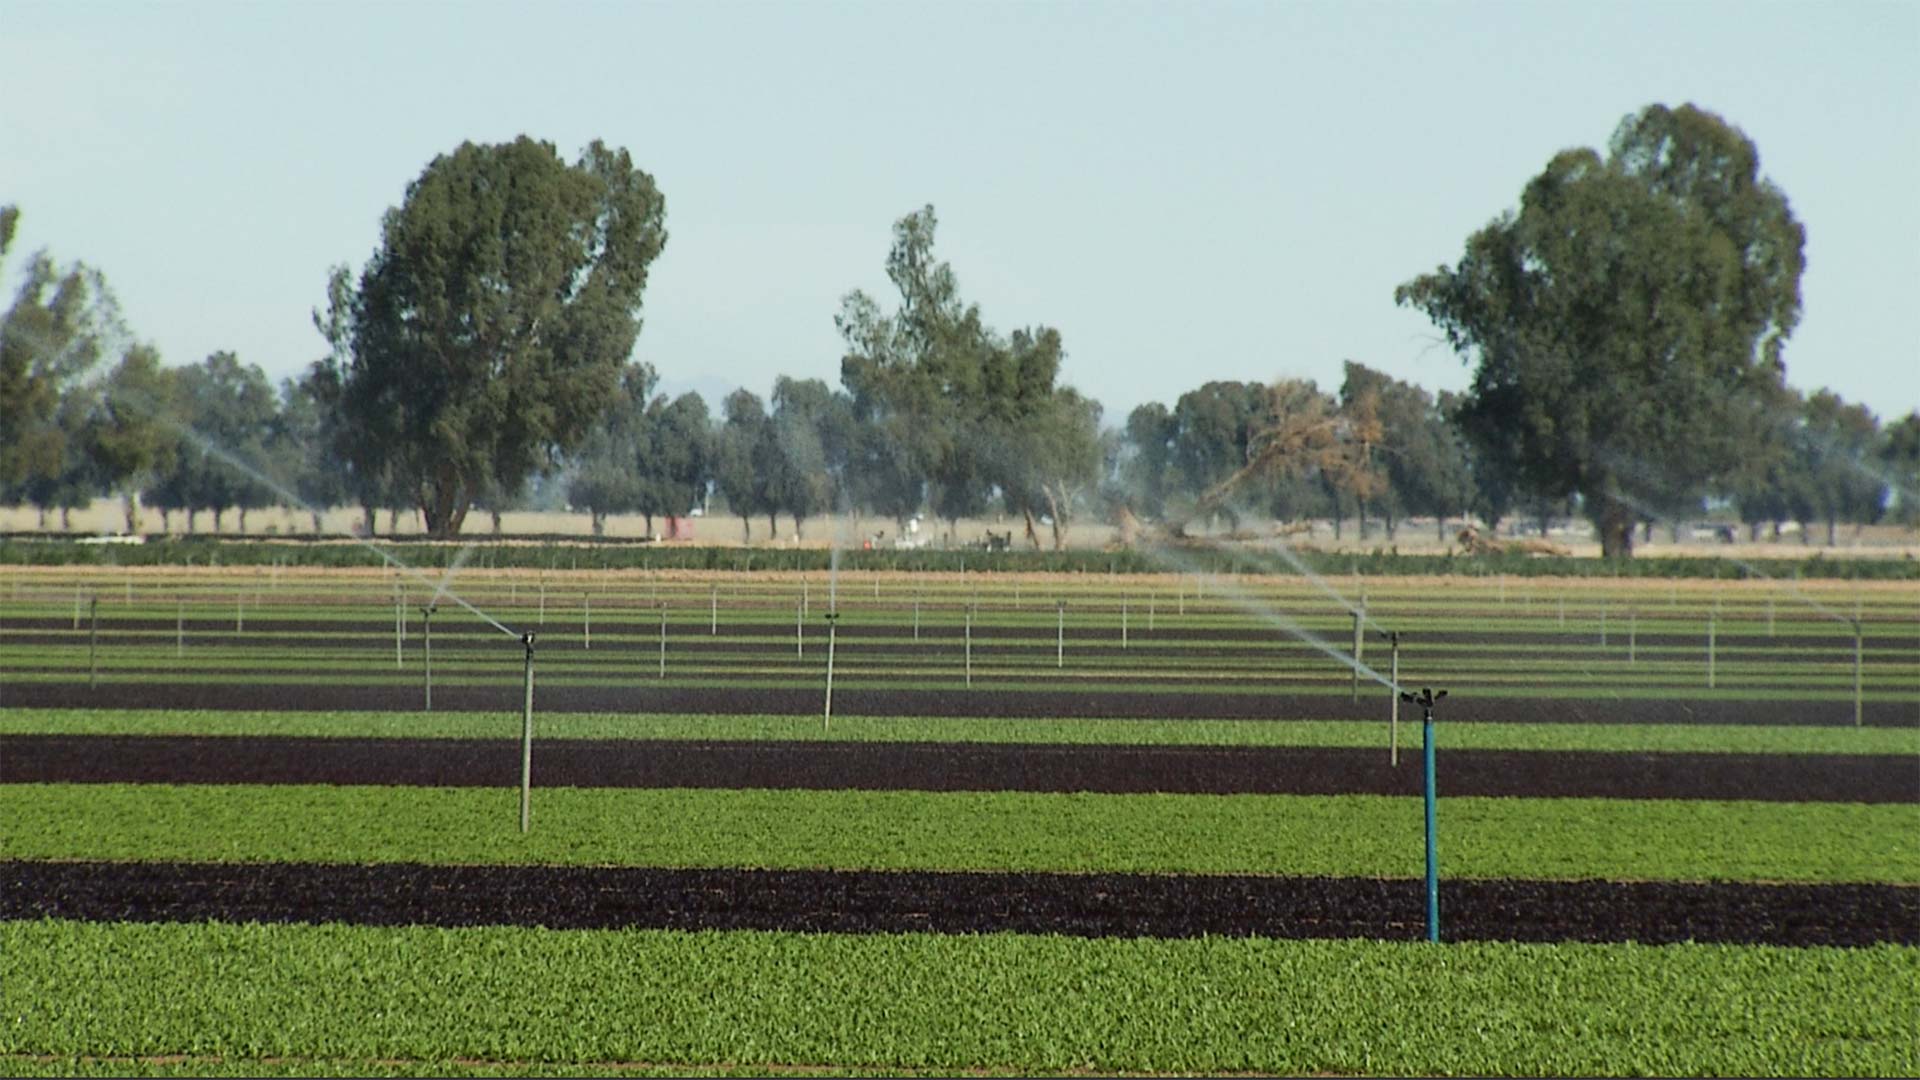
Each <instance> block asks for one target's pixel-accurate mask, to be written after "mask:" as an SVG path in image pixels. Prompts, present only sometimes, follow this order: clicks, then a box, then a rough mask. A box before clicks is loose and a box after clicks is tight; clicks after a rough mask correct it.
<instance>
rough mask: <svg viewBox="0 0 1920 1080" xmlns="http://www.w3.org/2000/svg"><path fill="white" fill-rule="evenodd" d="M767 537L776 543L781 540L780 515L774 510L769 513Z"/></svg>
mask: <svg viewBox="0 0 1920 1080" xmlns="http://www.w3.org/2000/svg"><path fill="white" fill-rule="evenodd" d="M767 536H768V537H770V538H771V539H772V540H773V541H774V542H775V543H778V542H779V540H780V515H779V514H777V513H775V512H774V511H772V510H769V511H767Z"/></svg>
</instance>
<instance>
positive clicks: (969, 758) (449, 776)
mask: <svg viewBox="0 0 1920 1080" xmlns="http://www.w3.org/2000/svg"><path fill="white" fill-rule="evenodd" d="M502 726H503V728H504V727H505V726H506V724H505V722H504V721H503V723H502ZM1383 734H1384V733H1383ZM534 761H535V769H534V775H535V779H536V782H537V783H538V784H539V785H540V786H542V787H596V788H600V787H625V788H779V789H796V790H843V789H852V790H864V791H1036V792H1073V791H1089V792H1114V793H1144V792H1170V793H1192V794H1217V795H1229V794H1288V795H1356V794H1357V795H1418V794H1419V793H1420V783H1421V781H1420V769H1419V759H1418V750H1417V747H1411V746H1410V747H1406V748H1404V750H1403V754H1402V760H1401V762H1400V765H1399V767H1397V768H1395V767H1393V766H1391V765H1389V763H1388V755H1387V753H1386V751H1385V748H1378V749H1375V748H1350V747H1233V746H1138V747H1134V746H1113V745H1048V744H1002V743H888V742H862V743H829V742H810V741H793V742H786V741H770V740H769V741H761V740H750V741H728V742H720V741H704V740H701V741H694V740H674V739H667V740H623V739H547V740H542V741H540V742H539V743H538V744H537V745H536V747H535V748H534ZM1440 761H1441V762H1442V766H1443V768H1442V772H1441V777H1442V779H1441V781H1440V783H1441V788H1442V791H1443V792H1444V793H1445V794H1447V795H1469V796H1495V797H1514V798H1618V799H1756V800H1763V801H1769V802H1857V803H1915V802H1920V768H1916V765H1915V762H1914V760H1913V759H1911V758H1908V757H1900V756H1873V755H1852V754H1848V755H1842V754H1817V755H1816V754H1807V755H1790V754H1732V753H1620V752H1599V751H1544V750H1448V751H1445V752H1444V753H1442V754H1440ZM519 770H520V746H519V743H518V742H517V741H516V740H513V739H507V738H502V739H404V738H381V739H365V738H352V739H348V738H341V739H330V738H313V737H280V736H218V737H195V736H156V735H8V736H0V783H14V784H26V783H50V784H73V783H139V784H375V785H396V786H413V787H513V786H517V785H518V784H519V776H520V771H519Z"/></svg>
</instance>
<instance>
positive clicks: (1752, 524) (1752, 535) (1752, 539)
mask: <svg viewBox="0 0 1920 1080" xmlns="http://www.w3.org/2000/svg"><path fill="white" fill-rule="evenodd" d="M1762 524H1763V523H1762V522H1758V521H1749V522H1747V543H1749V544H1757V543H1759V542H1760V526H1761V525H1762Z"/></svg>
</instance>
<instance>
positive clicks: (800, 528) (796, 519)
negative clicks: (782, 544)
mask: <svg viewBox="0 0 1920 1080" xmlns="http://www.w3.org/2000/svg"><path fill="white" fill-rule="evenodd" d="M806 520H807V519H806V518H803V517H801V516H800V515H799V514H795V515H793V538H794V539H795V540H802V539H805V538H806Z"/></svg>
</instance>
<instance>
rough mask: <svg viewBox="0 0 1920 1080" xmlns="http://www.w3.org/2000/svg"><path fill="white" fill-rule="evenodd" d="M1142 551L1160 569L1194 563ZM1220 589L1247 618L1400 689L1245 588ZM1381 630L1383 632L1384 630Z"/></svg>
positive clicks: (1188, 567)
mask: <svg viewBox="0 0 1920 1080" xmlns="http://www.w3.org/2000/svg"><path fill="white" fill-rule="evenodd" d="M1142 550H1143V552H1144V554H1146V556H1147V557H1148V558H1150V559H1152V560H1154V561H1155V562H1157V563H1159V564H1161V565H1162V566H1166V567H1170V568H1172V569H1173V570H1174V571H1175V572H1177V573H1183V574H1184V573H1191V572H1193V564H1192V562H1191V561H1190V560H1187V559H1183V558H1181V557H1180V556H1179V555H1178V554H1177V553H1175V552H1173V551H1171V550H1169V549H1167V548H1165V547H1162V546H1160V545H1157V544H1148V545H1147V546H1146V547H1144V548H1143V549H1142ZM1222 590H1223V592H1224V594H1225V595H1226V597H1227V599H1228V600H1230V601H1231V602H1232V603H1233V604H1234V605H1235V606H1236V607H1238V608H1240V610H1242V611H1244V612H1246V613H1247V614H1249V615H1252V616H1253V617H1254V618H1256V619H1259V620H1261V621H1262V622H1265V623H1267V624H1268V625H1270V626H1273V627H1275V628H1277V629H1279V630H1281V631H1283V632H1285V633H1287V634H1289V635H1291V636H1293V637H1295V638H1298V639H1299V640H1300V641H1302V642H1304V643H1306V644H1307V645H1310V646H1312V647H1313V648H1315V649H1317V650H1319V651H1320V652H1322V653H1324V654H1326V655H1327V656H1328V657H1330V658H1331V659H1333V660H1334V661H1336V662H1338V663H1339V664H1340V666H1341V667H1343V668H1349V669H1352V670H1354V671H1356V672H1358V673H1359V674H1360V675H1362V676H1364V677H1366V678H1368V679H1371V680H1373V681H1374V682H1377V683H1379V684H1380V685H1382V686H1384V687H1386V688H1387V689H1389V690H1394V691H1398V690H1399V689H1400V686H1399V684H1398V683H1397V682H1395V681H1394V680H1392V679H1390V678H1388V677H1387V676H1385V675H1382V674H1380V673H1379V672H1378V671H1375V670H1374V669H1373V668H1371V667H1369V666H1367V664H1366V663H1365V662H1363V661H1361V660H1358V659H1356V658H1355V657H1353V656H1352V655H1350V654H1349V653H1347V652H1346V651H1344V650H1342V649H1340V648H1339V647H1338V646H1336V645H1334V644H1332V643H1331V642H1329V641H1327V640H1326V639H1324V638H1322V637H1320V636H1319V635H1318V634H1315V633H1314V632H1312V631H1311V630H1308V629H1307V628H1306V627H1304V626H1301V625H1300V624H1299V623H1297V622H1294V621H1293V620H1292V619H1289V618H1287V617H1286V616H1285V615H1282V614H1280V613H1279V612H1278V611H1275V610H1274V609H1273V608H1272V607H1270V606H1269V605H1267V604H1264V603H1262V602H1261V601H1260V600H1258V599H1257V598H1255V597H1253V596H1252V595H1251V594H1249V593H1247V592H1246V591H1245V590H1244V589H1242V588H1240V587H1239V586H1238V585H1232V584H1227V585H1223V587H1222ZM1343 606H1345V605H1343ZM1349 610H1352V608H1350V607H1349ZM1382 629H1383V630H1384V628H1382Z"/></svg>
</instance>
